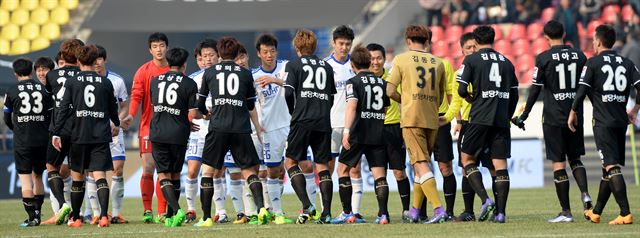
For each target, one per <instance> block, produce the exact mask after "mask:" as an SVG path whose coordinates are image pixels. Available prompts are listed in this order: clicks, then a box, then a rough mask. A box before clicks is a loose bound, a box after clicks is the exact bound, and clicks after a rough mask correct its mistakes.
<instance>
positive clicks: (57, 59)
mask: <svg viewBox="0 0 640 238" xmlns="http://www.w3.org/2000/svg"><path fill="white" fill-rule="evenodd" d="M54 60H55V61H56V64H57V63H58V61H60V60H64V59H63V58H62V51H58V54H56V57H55V59H54Z"/></svg>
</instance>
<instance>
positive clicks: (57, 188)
mask: <svg viewBox="0 0 640 238" xmlns="http://www.w3.org/2000/svg"><path fill="white" fill-rule="evenodd" d="M47 185H49V190H50V191H51V193H53V196H54V197H55V198H56V200H58V204H60V206H62V204H64V203H65V200H64V182H63V181H62V177H60V173H58V171H51V172H49V173H48V174H47ZM56 212H57V211H56Z"/></svg>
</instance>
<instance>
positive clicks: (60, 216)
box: [56, 203, 82, 225]
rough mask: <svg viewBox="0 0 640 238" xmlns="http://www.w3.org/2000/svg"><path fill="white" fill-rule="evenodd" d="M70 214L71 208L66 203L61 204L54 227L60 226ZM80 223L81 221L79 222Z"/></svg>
mask: <svg viewBox="0 0 640 238" xmlns="http://www.w3.org/2000/svg"><path fill="white" fill-rule="evenodd" d="M70 212H71V207H70V206H69V205H67V203H64V204H62V207H61V208H60V210H58V217H57V218H56V225H62V223H64V219H65V217H66V216H67V215H69V213H70ZM80 222H81V223H82V221H80Z"/></svg>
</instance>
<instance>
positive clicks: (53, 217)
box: [42, 215, 58, 225]
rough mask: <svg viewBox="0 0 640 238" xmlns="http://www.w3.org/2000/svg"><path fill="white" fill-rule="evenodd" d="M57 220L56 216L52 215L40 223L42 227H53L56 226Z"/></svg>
mask: <svg viewBox="0 0 640 238" xmlns="http://www.w3.org/2000/svg"><path fill="white" fill-rule="evenodd" d="M57 218H58V216H56V215H53V216H52V217H50V218H49V219H47V220H46V221H43V222H42V225H55V224H56V219H57Z"/></svg>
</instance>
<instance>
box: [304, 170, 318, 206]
mask: <svg viewBox="0 0 640 238" xmlns="http://www.w3.org/2000/svg"><path fill="white" fill-rule="evenodd" d="M304 178H305V179H306V181H307V195H308V196H309V201H311V205H313V207H315V208H318V207H317V206H316V187H317V186H316V175H315V174H314V173H310V174H304Z"/></svg>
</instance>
